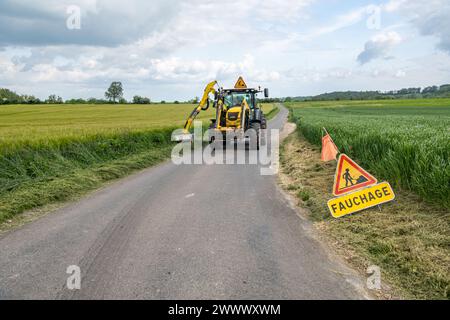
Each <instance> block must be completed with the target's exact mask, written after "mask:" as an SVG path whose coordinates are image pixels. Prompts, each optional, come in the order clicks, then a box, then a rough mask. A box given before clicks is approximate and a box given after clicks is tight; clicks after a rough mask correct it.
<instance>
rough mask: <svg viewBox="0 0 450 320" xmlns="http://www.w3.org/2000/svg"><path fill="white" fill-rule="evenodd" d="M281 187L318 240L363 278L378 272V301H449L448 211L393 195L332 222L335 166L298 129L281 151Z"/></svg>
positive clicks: (374, 292) (407, 195) (406, 195)
mask: <svg viewBox="0 0 450 320" xmlns="http://www.w3.org/2000/svg"><path fill="white" fill-rule="evenodd" d="M280 153H281V161H280V163H281V170H280V171H281V172H280V176H279V183H280V185H281V187H282V188H283V189H284V190H285V191H286V192H287V193H288V194H289V195H290V197H291V198H292V199H293V200H292V201H293V202H294V203H295V205H296V206H297V207H299V208H300V210H299V212H300V213H301V215H302V216H303V217H304V218H305V219H308V220H310V221H312V222H313V224H314V227H315V229H316V230H318V231H319V237H320V238H322V239H323V241H324V242H326V243H327V245H328V246H329V247H330V248H331V250H332V251H333V252H336V253H338V255H339V256H341V257H342V258H343V259H344V260H345V261H346V263H347V264H348V265H350V266H352V267H353V268H355V269H356V270H358V272H359V273H360V274H361V275H363V276H366V277H367V276H368V275H367V274H366V271H367V268H368V267H369V266H372V265H377V266H379V267H380V268H381V275H382V287H381V290H371V294H372V295H373V296H375V297H377V298H380V299H398V298H401V297H404V298H418V299H422V298H434V299H445V298H446V296H447V298H448V292H449V291H448V290H449V286H448V285H449V276H448V275H449V274H450V273H449V265H450V263H449V254H448V247H447V249H446V245H445V243H448V240H449V234H450V233H449V229H448V228H449V221H448V217H449V216H448V212H446V210H445V209H441V208H436V207H432V206H430V205H427V204H424V203H422V202H420V201H419V200H418V199H417V197H415V196H414V195H412V194H410V193H406V192H403V191H397V190H396V193H397V195H398V197H397V201H396V202H395V203H392V204H388V205H383V207H382V211H381V212H380V211H378V209H371V210H366V211H364V212H361V213H358V214H355V215H351V216H349V217H345V218H343V219H338V220H336V219H333V218H331V217H330V214H329V213H328V210H327V208H326V201H327V200H329V199H331V198H332V195H331V187H332V184H333V181H332V180H333V175H334V170H335V163H334V162H331V163H322V162H321V161H320V148H319V147H317V146H314V145H311V144H310V143H308V142H307V141H306V140H305V139H304V138H303V137H302V136H301V135H300V134H299V133H298V131H296V132H295V133H294V134H291V135H290V136H289V137H288V138H287V139H286V140H285V141H284V143H283V145H282V148H281V152H280Z"/></svg>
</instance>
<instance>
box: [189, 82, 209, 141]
mask: <svg viewBox="0 0 450 320" xmlns="http://www.w3.org/2000/svg"><path fill="white" fill-rule="evenodd" d="M216 84H217V81H212V82H210V83H209V84H208V85H207V86H206V88H205V91H204V92H203V97H202V99H201V100H200V102H199V104H198V106H197V107H195V109H194V110H193V111H192V113H191V114H190V116H189V118H188V119H187V120H186V123H185V124H184V133H185V134H189V132H190V130H191V126H192V123H193V122H194V120H195V118H196V117H197V115H198V114H199V113H200V112H201V111H206V110H208V108H209V94H210V93H212V94H215V93H216V89H215V88H214V87H215V86H216Z"/></svg>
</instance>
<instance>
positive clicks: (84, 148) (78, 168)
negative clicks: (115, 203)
mask: <svg viewBox="0 0 450 320" xmlns="http://www.w3.org/2000/svg"><path fill="white" fill-rule="evenodd" d="M171 132H172V128H167V129H159V130H152V131H146V132H129V133H124V134H112V135H111V134H110V135H94V136H91V137H85V138H84V139H81V140H78V139H60V140H53V141H48V142H46V143H36V142H32V143H30V144H28V145H27V144H22V146H21V147H16V148H14V149H10V150H8V152H5V153H4V154H2V155H0V182H1V183H0V222H1V221H4V220H5V219H9V218H11V217H13V216H14V215H16V214H19V213H21V212H23V211H25V210H28V209H32V208H36V207H39V206H43V205H46V204H49V203H52V202H57V201H62V200H66V199H70V198H71V197H72V196H73V195H76V194H80V193H83V192H85V191H87V190H92V189H94V188H96V187H99V186H100V185H101V184H102V183H104V182H105V181H108V180H111V179H116V178H119V177H123V176H125V175H127V174H129V173H130V172H132V171H133V170H137V169H143V168H146V167H148V166H151V165H153V164H156V163H158V162H161V161H163V160H165V159H167V158H168V157H169V156H170V151H171V149H172V146H173V143H172V142H171V139H170V138H171Z"/></svg>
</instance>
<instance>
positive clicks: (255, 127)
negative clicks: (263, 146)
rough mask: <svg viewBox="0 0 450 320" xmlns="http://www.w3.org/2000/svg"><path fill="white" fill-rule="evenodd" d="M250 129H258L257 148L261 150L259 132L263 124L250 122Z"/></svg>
mask: <svg viewBox="0 0 450 320" xmlns="http://www.w3.org/2000/svg"><path fill="white" fill-rule="evenodd" d="M250 129H253V130H255V131H256V150H259V133H260V131H261V124H260V123H259V122H252V123H251V124H250ZM250 145H252V143H251V142H250Z"/></svg>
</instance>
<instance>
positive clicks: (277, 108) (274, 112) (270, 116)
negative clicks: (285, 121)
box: [266, 106, 280, 120]
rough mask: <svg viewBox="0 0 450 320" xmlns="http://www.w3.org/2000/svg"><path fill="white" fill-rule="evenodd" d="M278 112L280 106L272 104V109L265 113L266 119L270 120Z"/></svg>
mask: <svg viewBox="0 0 450 320" xmlns="http://www.w3.org/2000/svg"><path fill="white" fill-rule="evenodd" d="M278 112H280V108H279V107H277V106H274V107H273V108H272V110H270V111H269V112H267V113H266V119H267V120H271V119H273V118H275V117H276V116H277V114H278Z"/></svg>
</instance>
